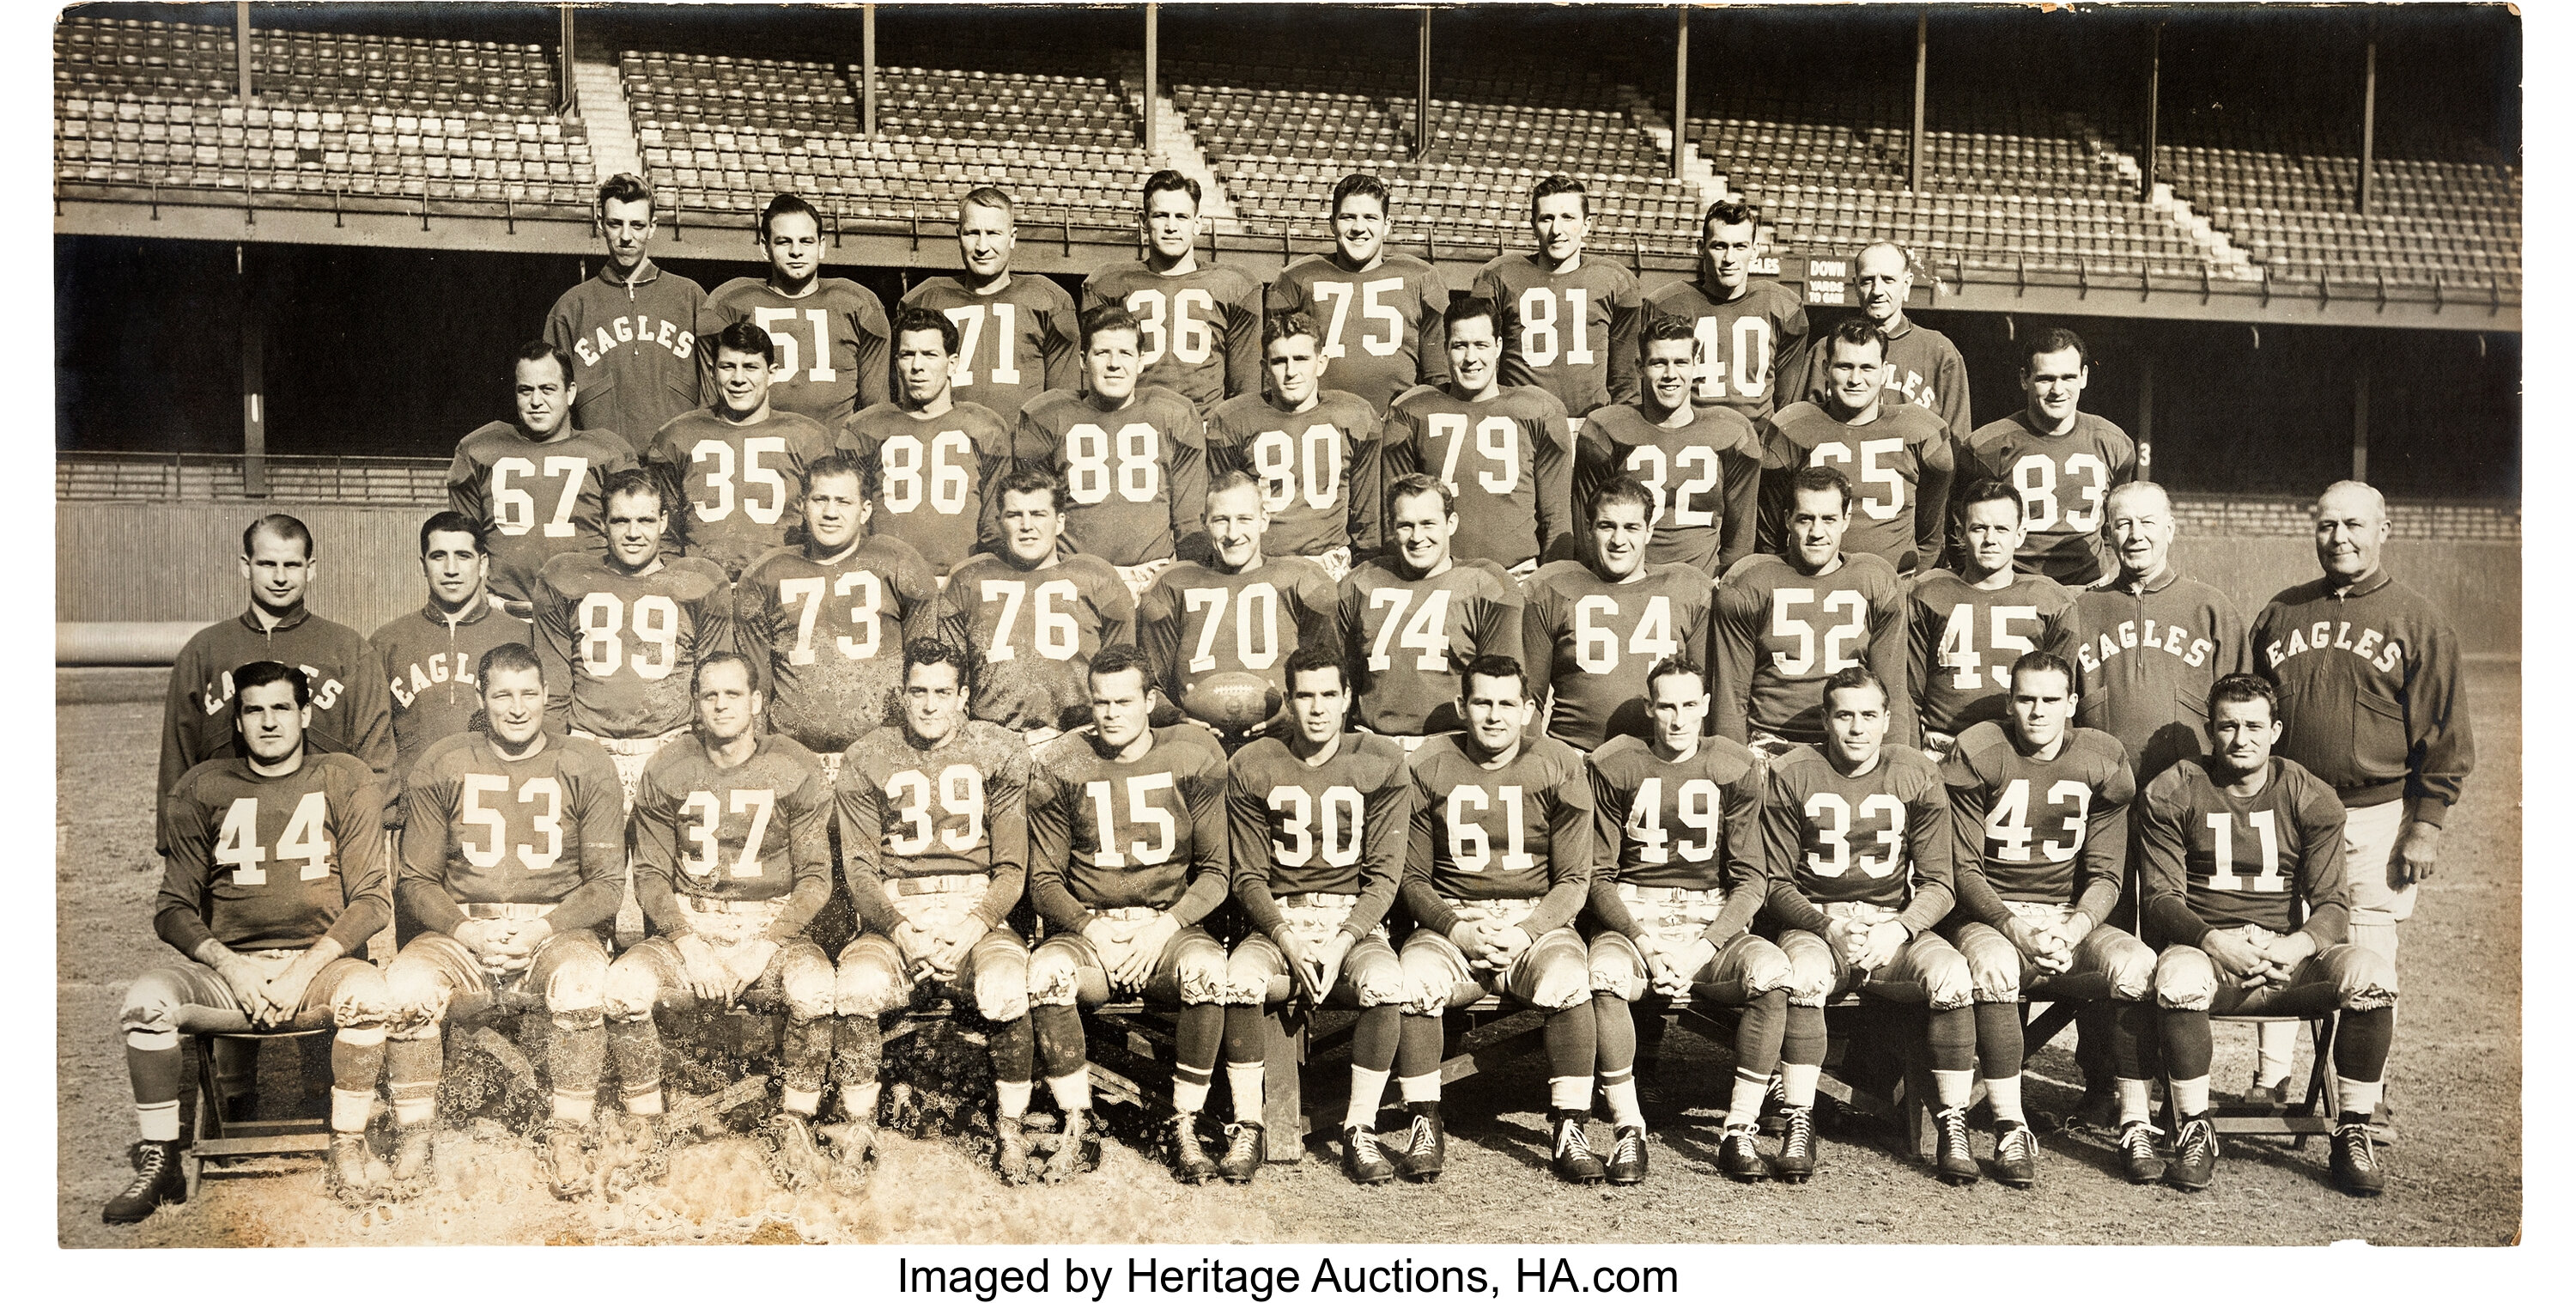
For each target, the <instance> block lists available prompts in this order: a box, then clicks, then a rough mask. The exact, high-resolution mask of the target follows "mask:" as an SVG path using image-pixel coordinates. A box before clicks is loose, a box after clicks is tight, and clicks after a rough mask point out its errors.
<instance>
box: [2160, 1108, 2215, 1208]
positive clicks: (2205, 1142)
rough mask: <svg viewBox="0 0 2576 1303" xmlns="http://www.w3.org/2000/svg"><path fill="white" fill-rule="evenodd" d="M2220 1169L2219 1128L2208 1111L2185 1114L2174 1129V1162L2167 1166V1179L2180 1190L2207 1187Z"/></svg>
mask: <svg viewBox="0 0 2576 1303" xmlns="http://www.w3.org/2000/svg"><path fill="white" fill-rule="evenodd" d="M2217 1170H2218V1128H2217V1127H2214V1126H2212V1125H2210V1121H2209V1115H2208V1114H2206V1113H2203V1114H2201V1115H2200V1116H2198V1117H2188V1118H2184V1119H2183V1120H2182V1126H2181V1127H2180V1128H2179V1129H2177V1130H2176V1131H2175V1132H2174V1157H2173V1165H2172V1166H2170V1167H2167V1168H2166V1169H2165V1182H2166V1183H2167V1184H2169V1185H2171V1186H2173V1187H2174V1188H2175V1189H2178V1190H2206V1189H2208V1188H2209V1178H2210V1174H2211V1173H2213V1172H2215V1171H2217Z"/></svg>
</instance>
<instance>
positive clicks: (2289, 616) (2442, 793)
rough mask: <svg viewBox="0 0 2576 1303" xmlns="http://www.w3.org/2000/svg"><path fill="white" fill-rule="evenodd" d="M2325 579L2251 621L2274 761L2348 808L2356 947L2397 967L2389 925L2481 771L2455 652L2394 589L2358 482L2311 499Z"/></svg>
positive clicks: (2450, 637) (2393, 929) (2442, 631)
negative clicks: (2327, 788)
mask: <svg viewBox="0 0 2576 1303" xmlns="http://www.w3.org/2000/svg"><path fill="white" fill-rule="evenodd" d="M2316 512H2317V563H2318V564H2319V565H2320V566H2322V567H2323V568H2324V570H2325V574H2324V576H2323V577H2321V578H2318V579H2313V580H2310V581H2309V582H2307V583H2304V584H2301V585H2299V586H2297V587H2295V588H2290V589H2285V590H2283V591H2282V592H2281V593H2280V594H2279V595H2277V596H2275V597H2274V598H2273V599H2272V601H2271V604H2270V605H2268V606H2265V607H2264V608H2263V612H2262V614H2260V615H2258V616H2256V617H2255V618H2254V633H2253V643H2254V663H2255V671H2256V672H2257V673H2259V674H2261V675H2262V676H2263V677H2264V678H2266V679H2269V680H2271V681H2272V685H2273V687H2274V688H2276V689H2277V690H2279V692H2280V694H2281V718H2282V722H2283V724H2284V725H2285V728H2284V730H2283V732H2282V735H2281V745H2280V754H2282V755H2284V756H2287V757H2289V758H2290V759H2292V760H2296V761H2298V762H2299V763H2300V764H2302V765H2305V766H2307V768H2308V770H2309V771H2310V772H2311V773H2314V774H2315V775H2316V776H2317V777H2319V778H2322V779H2324V780H2325V781H2326V782H2328V783H2330V784H2332V785H2333V786H2334V789H2335V794H2336V795H2338V796H2340V797H2342V798H2343V804H2344V810H2345V818H2344V865H2345V872H2346V874H2347V876H2348V878H2349V880H2350V882H2351V884H2352V940H2353V944H2355V945H2359V946H2363V947H2365V948H2368V949H2370V950H2374V951H2377V952H2378V953H2379V954H2381V955H2383V956H2385V957H2386V958H2387V959H2388V961H2389V963H2390V964H2392V965H2394V964H2395V963H2396V962H2397V925H2398V924H2399V923H2402V922H2404V921H2406V919H2407V917H2408V916H2409V915H2411V914H2413V913H2414V912H2415V884H2416V883H2418V882H2421V881H2423V880H2424V879H2426V878H2429V877H2432V876H2433V859H2434V854H2435V849H2436V846H2437V845H2438V843H2439V842H2440V840H2441V835H2442V822H2443V819H2444V817H2445V816H2447V815H2448V814H2449V812H2450V809H2451V807H2452V806H2453V805H2455V804H2457V803H2458V801H2459V799H2460V786H2461V784H2462V783H2463V782H2464V781H2465V780H2466V779H2467V778H2468V776H2469V770H2470V769H2471V768H2472V767H2473V766H2474V765H2475V764H2476V761H2477V754H2476V751H2477V748H2476V742H2475V739H2473V738H2472V737H2471V736H2470V733H2469V703H2468V698H2467V696H2466V694H2465V693H2464V692H2463V691H2462V690H2461V686H2460V650H2459V639H2458V637H2457V636H2456V635H2454V634H2453V633H2452V631H2451V625H2450V622H2449V621H2448V620H2445V619H2443V618H2442V614H2441V612H2440V611H2439V610H2437V609H2436V608H2435V607H2434V605H2433V603H2432V602H2430V601H2428V600H2426V599H2425V597H2424V595H2423V594H2421V593H2418V592H2416V591H2415V590H2414V589H2412V588H2409V587H2407V586H2406V585H2404V584H2401V583H2398V582H2397V581H2396V580H2394V579H2391V578H2389V577H2388V572H2387V571H2386V570H2383V569H2381V568H2380V565H2379V553H2380V549H2381V547H2382V546H2383V545H2385V544H2386V543H2387V542H2388V504H2387V502H2386V500H2385V499H2383V498H2381V497H2380V496H2379V490H2377V489H2374V488H2372V487H2370V486H2369V485H2367V484H2362V483H2359V482H2357V481H2353V480H2345V481H2343V482H2341V483H2338V484H2335V485H2333V486H2332V487H2330V488H2328V489H2327V490H2326V491H2325V493H2324V494H2323V495H2322V496H2320V497H2319V498H2318V499H2317V508H2316Z"/></svg>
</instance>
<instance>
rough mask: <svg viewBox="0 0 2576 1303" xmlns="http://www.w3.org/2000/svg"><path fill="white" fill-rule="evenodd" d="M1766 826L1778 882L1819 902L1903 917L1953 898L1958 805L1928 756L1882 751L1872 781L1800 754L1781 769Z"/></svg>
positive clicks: (1809, 751) (1774, 775)
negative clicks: (1932, 897)
mask: <svg viewBox="0 0 2576 1303" xmlns="http://www.w3.org/2000/svg"><path fill="white" fill-rule="evenodd" d="M1762 827H1763V844H1764V854H1765V855H1766V857H1767V858H1768V862H1769V864H1770V866H1771V867H1770V872H1771V876H1772V878H1773V879H1774V880H1775V881H1778V882H1782V883H1785V884H1787V885H1788V886H1789V887H1790V888H1791V889H1793V890H1794V891H1795V892H1796V893H1797V894H1798V895H1799V896H1801V897H1804V898H1805V899H1806V900H1807V901H1808V902H1809V903H1810V904H1813V905H1824V904H1828V903H1831V902H1835V901H1858V902H1862V903H1866V904H1871V905H1881V906H1885V907H1887V908H1889V909H1902V908H1904V907H1905V906H1906V905H1908V904H1909V903H1911V902H1912V901H1913V900H1914V898H1915V896H1916V894H1917V893H1918V892H1920V891H1922V890H1924V889H1926V888H1928V887H1933V886H1938V887H1939V888H1940V890H1941V896H1942V899H1943V900H1944V901H1945V902H1946V901H1947V899H1948V897H1949V892H1950V881H1951V879H1950V853H1951V841H1952V833H1951V829H1950V804H1949V797H1948V794H1947V793H1946V792H1945V791H1944V790H1943V788H1942V785H1941V775H1940V771H1938V770H1936V769H1935V768H1933V766H1932V760H1931V758H1930V757H1928V756H1926V755H1924V754H1923V753H1922V752H1920V751H1914V750H1910V749H1908V748H1905V747H1901V746H1890V747H1885V748H1882V749H1881V750H1880V751H1879V753H1878V759H1877V761H1876V763H1874V764H1872V765H1871V766H1870V768H1869V770H1868V771H1867V772H1866V773H1861V774H1854V775H1848V776H1846V775H1845V774H1843V773H1842V772H1841V771H1840V770H1837V769H1835V768H1834V767H1833V765H1832V764H1831V763H1830V762H1828V761H1827V760H1826V759H1825V757H1824V756H1823V754H1821V753H1820V752H1818V751H1816V750H1815V749H1814V748H1812V747H1804V746H1801V747H1793V748H1791V749H1790V750H1789V752H1788V753H1787V754H1786V755H1783V756H1781V757H1780V758H1779V759H1777V760H1775V761H1773V762H1772V764H1771V790H1770V797H1769V800H1768V802H1767V804H1766V805H1765V808H1764V810H1763V814H1762ZM1937 921H1939V920H1938V919H1937V918H1936V919H1932V920H1927V922H1937Z"/></svg>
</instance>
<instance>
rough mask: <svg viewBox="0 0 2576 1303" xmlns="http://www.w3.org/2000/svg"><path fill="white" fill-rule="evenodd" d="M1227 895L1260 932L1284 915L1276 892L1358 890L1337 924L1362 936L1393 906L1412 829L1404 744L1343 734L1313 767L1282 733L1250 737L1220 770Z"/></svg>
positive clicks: (1273, 926) (1410, 787)
mask: <svg viewBox="0 0 2576 1303" xmlns="http://www.w3.org/2000/svg"><path fill="white" fill-rule="evenodd" d="M1225 792H1226V822H1227V825H1228V827H1229V829H1230V830H1231V832H1232V836H1233V839H1234V841H1233V875H1234V884H1235V886H1234V898H1235V901H1236V902H1237V903H1238V904H1240V905H1241V906H1242V907H1243V912H1244V916H1245V918H1246V919H1247V920H1248V921H1250V922H1251V924H1252V926H1254V927H1256V928H1259V929H1260V930H1262V931H1264V932H1271V931H1275V930H1277V929H1278V928H1279V927H1280V926H1281V924H1282V922H1283V920H1282V918H1281V915H1280V913H1279V905H1278V898H1279V897H1281V896H1297V895H1304V894H1307V893H1309V892H1329V893H1332V894H1335V895H1342V896H1357V897H1359V898H1360V899H1359V903H1357V904H1355V905H1353V906H1352V907H1351V914H1350V917H1349V918H1347V919H1345V920H1343V922H1342V928H1343V930H1344V931H1347V932H1350V933H1351V934H1353V935H1354V936H1367V935H1368V934H1369V933H1370V932H1371V931H1372V930H1374V929H1375V928H1376V927H1377V925H1378V924H1379V923H1380V922H1382V921H1384V920H1385V918H1386V911H1387V909H1388V908H1389V907H1390V906H1392V905H1394V904H1395V893H1396V889H1397V888H1398V887H1399V886H1401V885H1402V883H1403V880H1404V857H1405V853H1406V850H1407V849H1408V845H1407V843H1408V839H1409V838H1410V837H1411V835H1412V830H1413V774H1412V771H1410V770H1409V769H1407V768H1406V767H1405V763H1404V748H1403V747H1402V746H1399V745H1397V744H1396V743H1394V742H1390V741H1388V740H1387V739H1385V738H1382V737H1370V736H1368V735H1367V734H1365V733H1344V734H1343V735H1342V737H1341V741H1340V742H1339V743H1337V744H1336V746H1335V750H1334V752H1333V755H1332V758H1331V759H1329V760H1326V761H1324V762H1323V763H1322V764H1320V765H1310V764H1307V763H1306V762H1305V761H1303V760H1300V759H1298V758H1297V753H1296V752H1295V751H1293V750H1290V749H1289V746H1288V743H1287V742H1286V741H1284V740H1282V739H1280V738H1275V737H1263V738H1255V739H1253V740H1252V742H1251V743H1250V744H1249V745H1247V746H1245V747H1244V748H1243V749H1242V750H1241V751H1238V752H1236V753H1235V754H1234V761H1233V763H1232V764H1230V765H1229V766H1227V770H1226V784H1225Z"/></svg>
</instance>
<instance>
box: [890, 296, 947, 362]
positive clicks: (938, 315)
mask: <svg viewBox="0 0 2576 1303" xmlns="http://www.w3.org/2000/svg"><path fill="white" fill-rule="evenodd" d="M924 330H930V331H936V332H938V334H939V351H941V352H943V353H946V354H947V355H948V356H950V357H955V356H957V323H956V322H954V321H951V320H949V319H948V314H947V313H945V312H933V311H931V310H930V309H928V308H905V309H904V310H902V311H901V312H898V313H896V314H894V342H895V344H896V346H897V347H901V346H902V344H903V337H904V336H906V335H910V334H914V333H917V332H919V331H924Z"/></svg>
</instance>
